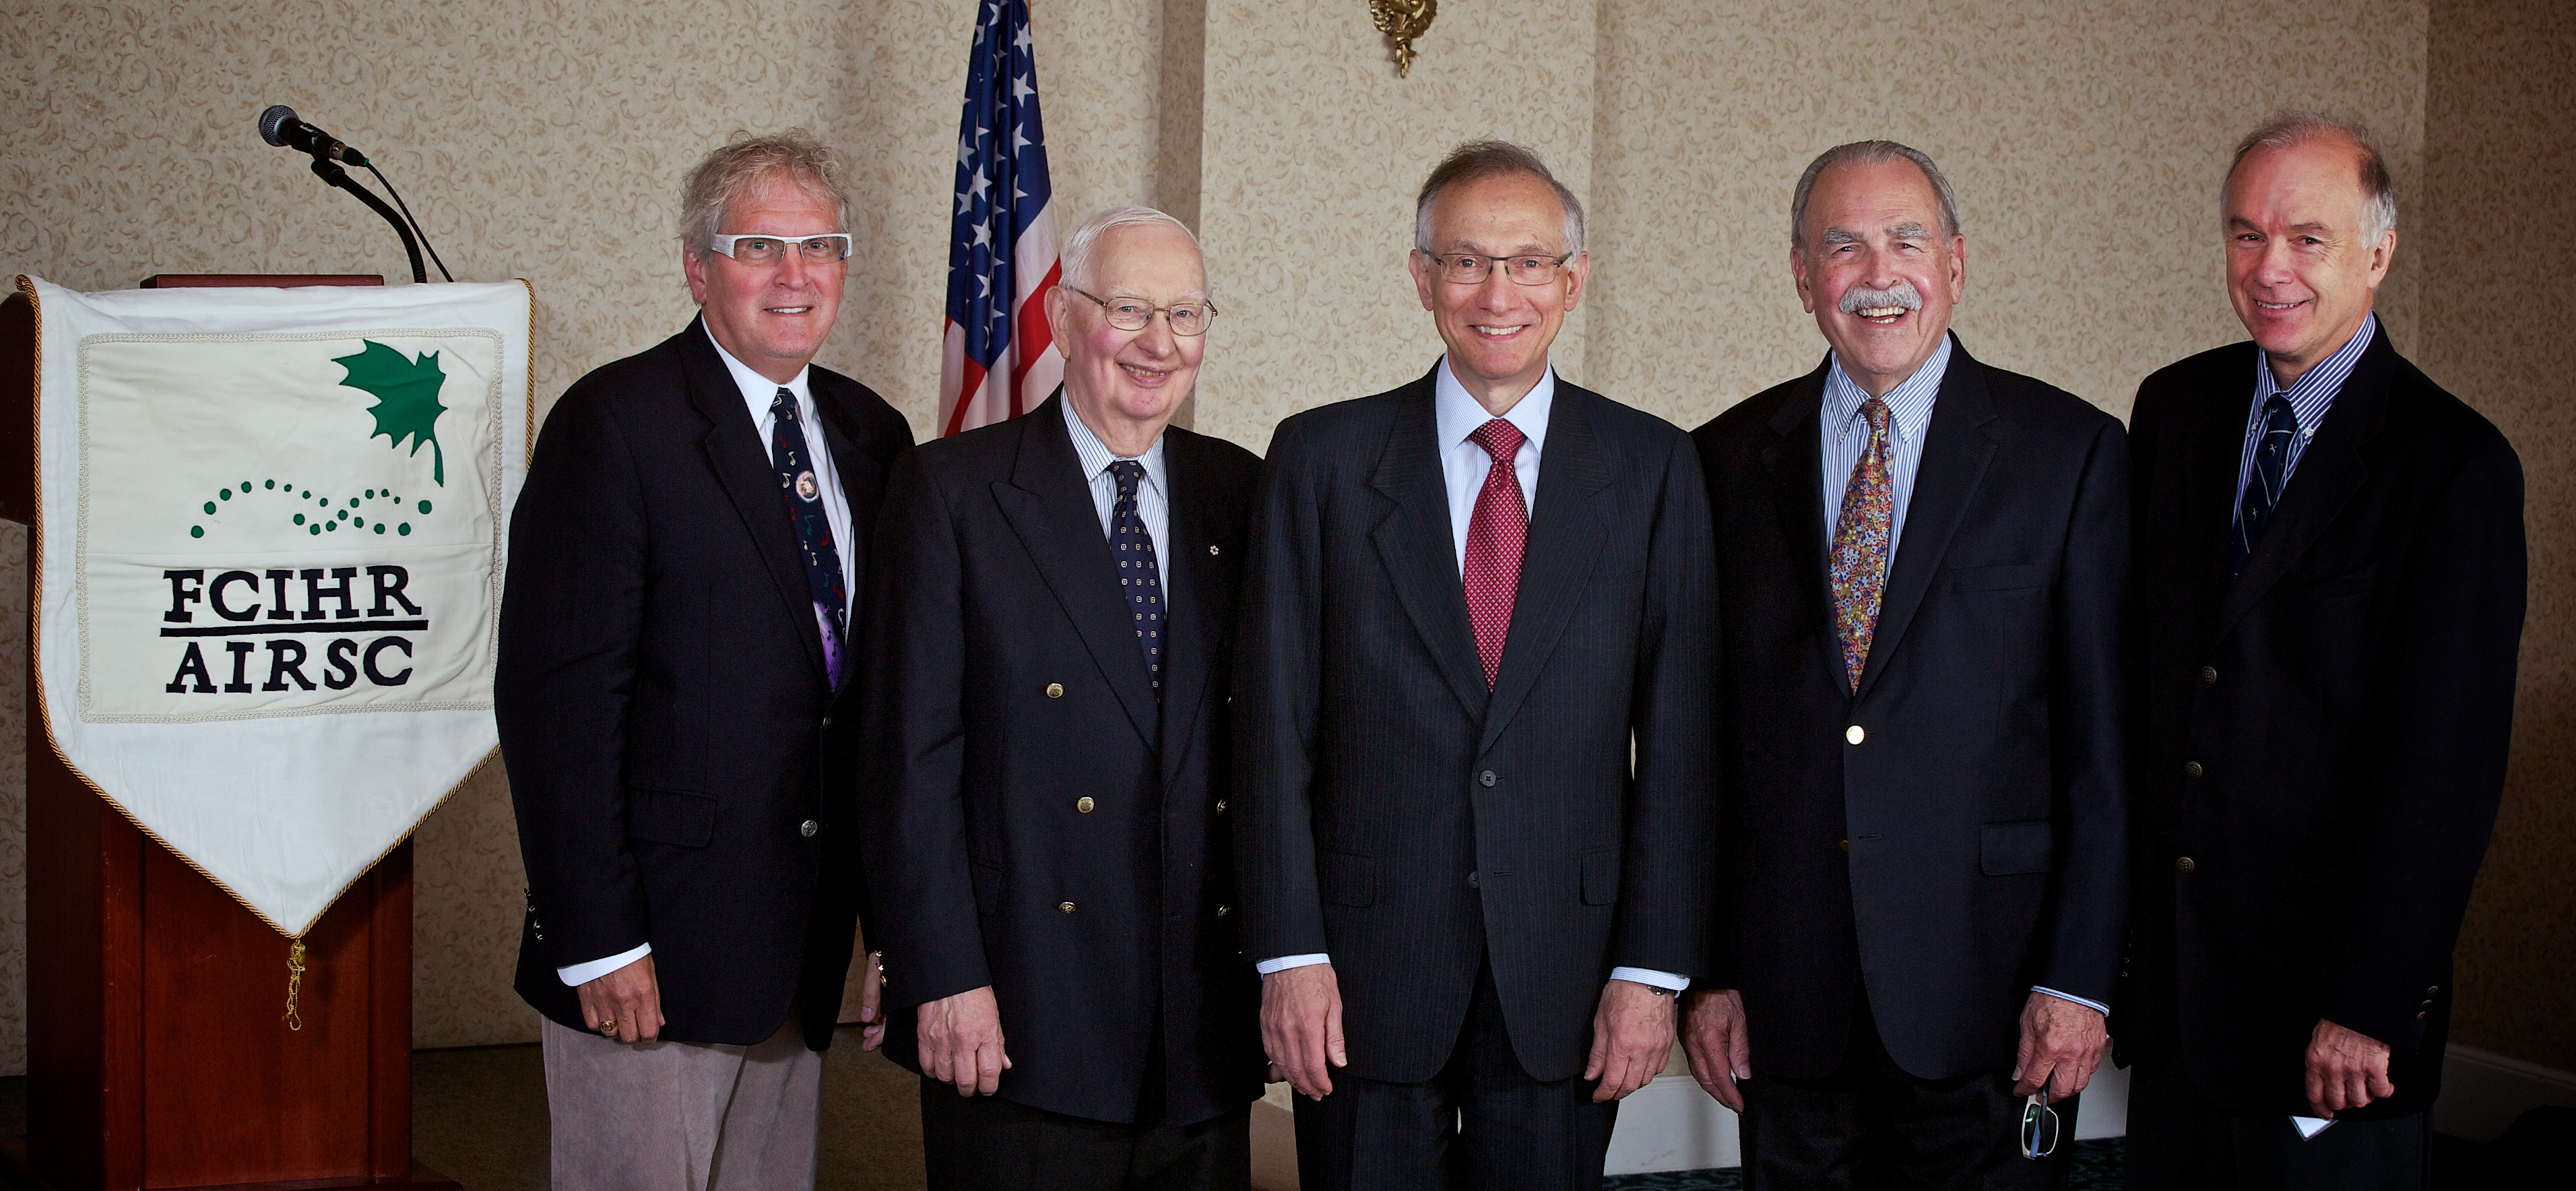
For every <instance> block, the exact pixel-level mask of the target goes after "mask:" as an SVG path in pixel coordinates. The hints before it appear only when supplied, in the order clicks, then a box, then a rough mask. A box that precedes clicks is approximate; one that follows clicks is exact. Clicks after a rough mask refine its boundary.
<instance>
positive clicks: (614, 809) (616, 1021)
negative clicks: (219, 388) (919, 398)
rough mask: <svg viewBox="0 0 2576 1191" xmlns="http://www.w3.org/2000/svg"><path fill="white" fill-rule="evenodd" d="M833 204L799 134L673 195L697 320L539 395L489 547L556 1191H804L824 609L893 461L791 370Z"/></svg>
mask: <svg viewBox="0 0 2576 1191" xmlns="http://www.w3.org/2000/svg"><path fill="white" fill-rule="evenodd" d="M841 177H842V166H841V162H840V159H839V158H838V156H837V155H835V154H834V153H833V152H832V151H831V150H829V149H827V148H825V147H824V146H823V145H822V144H821V143H819V142H817V141H815V140H814V139H813V138H812V137H811V136H808V135H806V134H805V133H804V132H802V131H793V132H789V133H786V134H783V135H778V136H766V137H745V138H743V139H740V140H737V141H736V142H735V143H733V144H730V145H727V146H725V147H723V148H721V149H718V150H717V151H715V152H714V153H713V154H711V155H709V156H708V157H707V159H706V160H705V161H703V162H701V163H699V165H698V166H697V167H696V168H695V169H693V170H692V171H690V173H689V177H688V182H687V187H686V190H685V193H684V196H683V200H682V213H681V253H680V265H681V268H682V270H683V272H684V273H685V274H686V275H687V278H688V284H689V292H690V294H691V296H693V297H695V298H696V299H697V301H698V306H699V317H698V318H697V319H696V320H695V321H693V322H692V323H691V324H690V325H689V327H688V328H687V329H685V330H683V331H681V332H680V333H679V334H678V335H675V336H673V337H671V338H670V339H669V340H667V341H665V342H664V343H662V344H661V345H660V346H658V347H654V348H652V349H650V350H648V351H646V352H644V353H642V354H641V355H636V356H632V357H629V358H627V359H624V360H620V361H617V362H616V363H613V364H609V365H606V366H604V367H602V368H600V369H598V370H597V371H594V372H592V373H591V374H590V375H588V376H585V377H583V378H582V379H581V380H580V381H579V382H577V383H575V384H574V385H573V387H572V388H571V389H570V390H569V391H567V392H566V393H565V394H564V395H563V399H562V400H561V401H559V402H557V403H556V405H555V407H554V411H553V413H552V414H551V415H549V416H548V418H547V419H546V424H545V430H544V433H543V434H542V435H541V436H539V438H538V440H537V449H536V456H535V459H534V461H533V462H532V463H531V464H530V466H529V469H528V480H527V487H526V488H525V489H524V490H523V491H522V492H521V494H520V497H519V504H518V509H517V512H516V513H515V515H514V516H513V518H512V521H511V525H510V573H509V586H508V589H507V591H506V592H505V593H504V594H503V597H502V602H501V641H500V672H499V676H498V679H497V682H496V690H495V702H496V712H497V715H498V718H499V720H500V728H501V754H502V758H503V760H504V761H505V762H506V763H507V764H508V766H509V771H510V792H511V797H512V800H513V801H514V802H515V804H516V805H517V808H518V818H519V843H520V849H521V852H522V854H523V856H524V858H525V860H526V863H527V873H528V911H527V918H526V923H525V928H524V932H523V934H522V937H521V941H520V949H519V973H518V989H519V994H520V995H521V996H522V997H525V998H526V999H527V1001H528V1003H529V1004H530V1005H533V1006H535V1007H536V1008H537V1010H538V1011H539V1012H541V1013H543V1014H544V1015H545V1019H546V1020H545V1026H544V1043H545V1065H546V1100H547V1104H548V1106H549V1110H550V1112H551V1115H552V1118H553V1123H554V1130H553V1136H554V1143H553V1144H554V1179H553V1182H554V1186H556V1187H557V1188H593V1187H595V1188H603V1189H608V1188H614V1189H618V1191H633V1189H636V1188H648V1189H659V1188H670V1189H671V1191H682V1189H688V1191H698V1189H701V1188H714V1189H727V1188H749V1189H754V1191H766V1189H769V1188H804V1187H811V1186H812V1185H813V1181H814V1149H815V1132H816V1126H817V1124H818V1121H819V1115H818V1114H819V1111H820V1108H819V1105H820V1092H821V1078H822V1055H821V1054H820V1053H819V1052H820V1051H821V1050H822V1049H823V1048H824V1047H825V1046H827V1045H829V1044H830V1042H831V1040H832V1031H833V1025H834V1023H835V1019H836V1018H837V1016H838V1010H839V1006H840V1001H841V989H842V985H843V983H844V976H845V975H846V973H847V972H848V970H849V967H850V956H851V952H852V949H853V946H852V938H851V936H852V927H853V923H854V921H855V919H856V914H857V906H856V902H857V894H858V878H857V873H856V871H855V856H854V847H853V846H854V844H855V843H856V834H857V833H856V832H855V831H854V830H853V827H852V822H851V806H850V781H851V778H852V777H853V776H854V775H855V773H856V768H855V764H854V762H853V761H852V759H851V750H852V744H853V735H854V733H853V729H854V728H855V726H856V721H857V716H856V715H854V714H852V713H851V711H850V710H844V709H845V708H851V707H852V705H853V704H854V703H855V700H854V699H852V698H851V697H850V691H851V690H852V688H853V687H854V686H855V685H856V683H855V682H854V677H855V675H856V674H857V673H858V672H859V671H861V670H864V669H865V668H866V662H867V660H868V659H867V658H866V656H865V654H864V653H863V652H861V651H858V650H855V649H853V648H852V646H851V642H853V641H855V640H857V639H858V638H857V633H856V629H857V628H858V626H857V625H856V624H854V623H853V621H852V618H851V615H850V614H851V612H852V611H853V610H854V604H853V601H852V600H851V598H850V593H852V592H854V591H856V590H857V589H858V587H859V582H860V579H861V577H862V574H863V572H862V567H861V564H862V562H863V561H864V557H865V552H866V546H867V539H866V533H867V530H868V527H869V523H870V521H871V520H872V519H873V516H874V514H875V511H876V503H877V495H878V493H879V491H880V490H881V489H882V487H883V485H884V479H885V475H886V469H887V467H888V466H890V465H891V464H892V463H893V461H894V456H895V455H896V454H897V453H899V452H901V451H902V450H903V449H904V448H906V447H908V446H910V445H912V434H911V431H910V430H909V428H908V427H907V426H906V425H905V422H904V419H903V416H902V415H900V414H898V413H896V412H895V411H894V409H893V408H892V407H890V406H888V405H887V404H886V403H885V402H884V401H882V400H880V399H879V398H878V397H877V395H876V394H875V393H872V392H870V391H868V389H867V387H866V386H864V385H861V384H859V383H858V382H856V381H853V380H850V379H849V378H847V377H844V376H840V375H838V374H835V373H832V372H829V371H826V370H825V369H822V368H818V367H814V366H812V364H811V361H812V360H813V358H814V354H815V352H816V350H817V349H819V348H820V347H821V346H822V343H823V339H824V336H825V335H826V334H827V333H828V332H829V331H830V330H831V327H832V322H833V316H834V315H835V314H836V313H837V312H838V310H839V309H840V302H841V292H842V287H843V284H844V282H845V280H846V275H847V270H848V257H849V253H850V237H849V233H848V228H849V222H848V212H849V205H848V202H847V199H846V197H845V196H844V194H843V192H842V189H841ZM867 984H868V985H869V986H870V987H873V985H874V984H875V981H874V980H873V979H869V980H868V981H867ZM864 1012H865V1013H866V1014H868V1015H871V1016H872V1015H873V1014H874V1006H873V1005H872V1004H871V1005H869V1006H867V1007H866V1008H865V1010H864ZM881 1029H882V1027H881V1026H878V1027H872V1028H871V1029H870V1030H869V1031H868V1033H869V1035H870V1037H869V1038H868V1039H867V1040H866V1041H867V1043H868V1044H869V1045H873V1044H874V1041H875V1038H874V1035H876V1034H877V1033H879V1032H881Z"/></svg>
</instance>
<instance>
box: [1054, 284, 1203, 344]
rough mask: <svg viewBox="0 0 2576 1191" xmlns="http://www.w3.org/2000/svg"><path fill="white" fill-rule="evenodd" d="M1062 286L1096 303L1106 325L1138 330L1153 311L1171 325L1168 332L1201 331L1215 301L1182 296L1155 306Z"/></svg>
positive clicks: (1137, 300) (1193, 333)
mask: <svg viewBox="0 0 2576 1191" xmlns="http://www.w3.org/2000/svg"><path fill="white" fill-rule="evenodd" d="M1062 288H1063V289H1064V290H1065V292H1067V293H1075V294H1081V295H1082V296H1083V297H1086V298H1089V299H1091V300H1092V301H1093V302H1094V303H1097V304H1098V305H1099V307H1100V311H1101V313H1103V314H1106V315H1108V316H1109V325H1110V326H1113V327H1116V328H1118V329H1119V330H1121V331H1142V330H1144V329H1145V328H1146V327H1147V326H1148V325H1150V324H1151V323H1152V322H1153V321H1154V316H1155V315H1157V314H1159V315H1162V316H1163V321H1164V322H1167V323H1170V324H1171V325H1172V334H1175V335H1205V334H1207V329H1208V324H1209V323H1212V322H1215V321H1216V304H1215V303H1213V302H1210V301H1208V300H1207V299H1205V298H1196V299H1183V300H1182V301H1178V302H1174V303H1172V304H1171V305H1169V306H1156V305H1154V304H1153V303H1151V302H1148V301H1146V300H1144V299H1143V298H1104V297H1101V296H1099V295H1098V294H1094V293H1089V292H1087V291H1084V290H1079V289H1075V288H1074V287H1072V286H1070V285H1068V286H1063V287H1062Z"/></svg>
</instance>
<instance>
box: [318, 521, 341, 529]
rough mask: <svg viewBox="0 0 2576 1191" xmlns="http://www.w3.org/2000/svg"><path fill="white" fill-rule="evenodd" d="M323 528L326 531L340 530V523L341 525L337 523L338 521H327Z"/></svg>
mask: <svg viewBox="0 0 2576 1191" xmlns="http://www.w3.org/2000/svg"><path fill="white" fill-rule="evenodd" d="M322 528H324V529H338V528H340V523H339V522H337V521H325V522H323V523H322Z"/></svg>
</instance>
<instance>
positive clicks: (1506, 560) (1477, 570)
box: [1461, 418, 1529, 689]
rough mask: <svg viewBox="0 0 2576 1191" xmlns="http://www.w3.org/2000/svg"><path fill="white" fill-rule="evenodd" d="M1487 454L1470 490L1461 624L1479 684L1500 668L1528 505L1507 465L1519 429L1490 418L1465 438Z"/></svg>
mask: <svg viewBox="0 0 2576 1191" xmlns="http://www.w3.org/2000/svg"><path fill="white" fill-rule="evenodd" d="M1467 437H1468V438H1469V439H1472V440H1474V442H1475V444H1476V445H1477V446H1480V447H1483V448H1485V453H1486V454H1487V455H1490V456H1493V459H1494V465H1493V466H1492V467H1489V468H1487V469H1485V486H1484V487H1482V488H1480V489H1477V491H1476V511H1475V513H1474V514H1473V515H1471V516H1470V517H1469V518H1468V519H1467V565H1466V568H1465V570H1464V572H1463V573H1462V575H1461V578H1462V579H1463V580H1464V582H1465V583H1466V586H1467V623H1468V624H1470V625H1471V626H1473V627H1474V628H1475V630H1476V656H1477V658H1478V659H1480V660H1482V661H1483V662H1484V663H1485V686H1486V688H1487V689H1491V688H1492V687H1493V685H1494V676H1495V675H1496V674H1498V673H1500V672H1501V671H1502V668H1503V638H1504V636H1505V635H1506V634H1508V633H1510V632H1511V628H1512V601H1513V599H1514V598H1515V597H1516V596H1518V595H1519V594H1520V586H1521V550H1522V548H1523V547H1525V546H1527V545H1528V544H1529V506H1528V505H1527V504H1524V503H1522V501H1521V478H1520V472H1519V470H1518V469H1516V468H1514V467H1513V466H1512V459H1513V457H1514V456H1516V455H1518V454H1520V450H1521V443H1523V442H1524V441H1526V440H1527V436H1526V435H1523V434H1522V433H1521V428H1520V427H1518V426H1514V425H1512V424H1511V423H1510V422H1508V421H1506V420H1504V419H1502V418H1496V419H1494V420H1493V421H1490V422H1487V423H1485V424H1484V425H1482V426H1478V427H1476V429H1475V430H1474V432H1472V433H1470V434H1469V435H1468V436H1467Z"/></svg>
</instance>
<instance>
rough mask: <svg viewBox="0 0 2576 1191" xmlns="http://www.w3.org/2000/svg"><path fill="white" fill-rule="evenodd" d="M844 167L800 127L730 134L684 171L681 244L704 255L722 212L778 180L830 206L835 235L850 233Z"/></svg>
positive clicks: (721, 220) (718, 229)
mask: <svg viewBox="0 0 2576 1191" xmlns="http://www.w3.org/2000/svg"><path fill="white" fill-rule="evenodd" d="M847 176H848V166H847V165H846V164H844V163H843V162H842V160H841V155H840V154H839V153H836V152H834V151H833V150H832V148H831V147H830V146H828V145H825V144H824V143H823V142H822V141H821V140H819V139H817V138H816V137H815V136H814V134H813V133H810V132H807V131H805V130H804V129H802V128H790V129H788V130H787V131H785V132H781V133H774V134H771V135H769V136H753V135H752V134H751V133H749V132H747V131H743V130H740V129H737V130H735V132H734V134H733V140H732V142H731V143H730V144H727V145H725V146H724V147H723V148H721V149H718V150H716V151H715V152H713V153H709V154H707V155H706V158H705V159H704V160H702V161H700V162H698V164H697V165H695V166H693V167H691V168H690V170H689V177H688V181H687V182H685V183H683V184H682V185H681V188H680V243H681V244H683V245H685V246H686V247H687V248H688V249H689V250H690V251H692V252H698V253H704V252H706V251H708V250H710V249H711V248H713V247H714V246H715V237H716V235H717V233H719V232H722V231H723V230H724V228H723V226H722V225H723V223H724V217H725V210H726V208H728V207H730V206H732V205H733V204H734V203H735V202H736V201H737V200H740V199H745V198H749V197H751V196H752V195H755V194H757V193H759V191H760V189H761V188H762V187H764V186H767V185H769V184H770V183H771V182H773V181H775V180H778V179H780V178H785V179H786V180H788V181H790V182H793V183H795V184H796V185H797V186H800V187H802V188H804V190H805V193H807V194H810V195H813V196H814V197H815V198H818V199H821V200H823V201H824V202H827V203H830V204H831V205H832V210H833V212H834V213H835V218H837V219H838V220H839V223H838V225H837V226H836V228H835V229H834V230H836V231H848V230H849V228H850V198H849V194H848V193H847V192H846V191H845V190H843V189H842V179H843V178H846V177H847ZM749 230H752V231H775V232H802V231H811V230H813V229H811V228H801V227H796V228H787V227H780V228H753V229H749Z"/></svg>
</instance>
